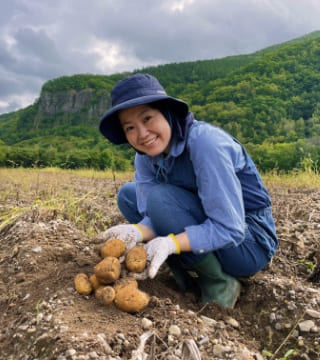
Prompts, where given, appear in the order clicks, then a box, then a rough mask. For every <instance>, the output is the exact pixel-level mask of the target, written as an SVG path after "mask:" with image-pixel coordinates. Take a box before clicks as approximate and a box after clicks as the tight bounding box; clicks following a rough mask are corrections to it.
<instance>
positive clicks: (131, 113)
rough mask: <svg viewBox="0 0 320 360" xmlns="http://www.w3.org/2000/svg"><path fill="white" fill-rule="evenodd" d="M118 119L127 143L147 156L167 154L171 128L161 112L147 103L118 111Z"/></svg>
mask: <svg viewBox="0 0 320 360" xmlns="http://www.w3.org/2000/svg"><path fill="white" fill-rule="evenodd" d="M118 116H119V119H120V124H121V126H122V129H123V131H124V133H125V136H126V138H127V140H128V143H129V144H130V145H131V146H132V147H134V148H135V149H136V150H138V151H141V152H143V153H145V154H147V155H149V156H157V155H160V154H161V153H163V152H164V153H165V154H167V153H168V152H169V150H170V146H171V145H170V139H171V128H170V125H169V123H168V121H167V120H166V118H165V117H164V116H163V115H162V113H161V112H160V111H159V110H157V109H154V108H152V107H150V106H149V105H138V106H134V107H131V108H129V109H124V110H121V111H119V114H118Z"/></svg>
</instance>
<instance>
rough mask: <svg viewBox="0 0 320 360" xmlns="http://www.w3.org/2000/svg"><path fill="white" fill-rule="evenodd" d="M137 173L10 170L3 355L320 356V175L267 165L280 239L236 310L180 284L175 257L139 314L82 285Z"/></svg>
mask: <svg viewBox="0 0 320 360" xmlns="http://www.w3.org/2000/svg"><path fill="white" fill-rule="evenodd" d="M130 179H132V174H114V173H107V172H94V171H89V170H87V171H61V170H57V169H42V170H37V169H28V170H27V169H0V274H1V276H0V312H1V314H2V317H1V325H0V349H1V351H0V359H1V360H18V359H23V360H31V359H34V360H35V359H38V360H45V359H48V360H49V359H50V360H53V359H58V360H67V359H73V360H81V359H82V360H89V359H102V360H114V359H130V360H138V359H145V360H146V359H148V360H149V359H166V360H174V359H185V360H187V359H189V360H194V359H203V360H209V359H210V360H211V359H237V360H251V359H252V360H253V359H257V360H262V359H272V360H275V359H282V360H283V359H306V360H307V359H319V357H320V292H319V277H320V276H319V273H320V271H319V268H318V264H319V258H320V245H319V238H320V180H319V177H318V174H315V173H313V172H311V171H307V172H304V173H297V174H290V175H278V174H276V173H273V174H266V175H265V176H264V180H265V183H266V185H267V187H268V189H269V191H270V193H271V196H272V200H273V212H274V216H275V219H276V224H277V231H278V237H279V240H280V247H279V250H278V252H277V253H276V255H275V257H274V259H273V261H272V263H271V264H270V265H269V266H268V267H267V268H266V269H264V270H263V271H261V272H260V273H258V274H256V275H255V276H253V277H251V278H246V279H240V281H241V283H242V285H243V286H242V292H241V297H240V299H239V301H238V303H237V305H236V307H235V309H233V310H227V309H223V308H220V307H219V306H218V305H215V304H210V305H207V306H203V305H201V304H200V303H199V299H198V298H197V297H196V295H194V294H192V293H186V294H182V293H180V292H179V291H178V289H177V288H176V286H175V283H174V281H173V278H172V275H171V273H170V272H169V271H168V269H167V268H166V266H163V268H162V269H161V271H160V273H159V274H158V276H157V277H156V278H155V279H154V280H145V281H141V282H139V288H141V289H142V290H144V291H146V292H147V293H148V294H149V295H150V296H151V301H150V304H149V306H148V307H147V308H146V309H145V310H143V311H142V312H140V313H136V314H128V313H125V312H123V311H120V310H119V309H117V308H116V307H115V306H114V305H111V306H109V307H105V306H102V305H100V304H99V302H98V301H97V299H95V297H94V296H93V295H89V296H82V295H79V294H77V293H76V292H75V290H74V286H73V278H74V276H75V275H76V274H78V273H80V272H85V273H87V274H92V272H93V267H94V266H95V265H96V264H97V263H98V261H99V260H100V256H99V249H100V247H101V244H100V243H98V242H97V240H96V237H95V236H96V235H97V234H98V233H99V232H100V231H102V230H104V229H106V228H107V227H109V226H112V225H115V224H119V223H122V222H124V219H123V218H122V216H121V214H120V213H119V211H118V209H117V206H116V200H115V195H116V193H117V191H118V189H119V187H120V186H121V184H122V183H124V182H125V181H127V180H130Z"/></svg>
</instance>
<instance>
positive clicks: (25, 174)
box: [0, 168, 320, 236]
mask: <svg viewBox="0 0 320 360" xmlns="http://www.w3.org/2000/svg"><path fill="white" fill-rule="evenodd" d="M0 178H1V183H0V201H2V202H4V203H10V204H11V205H12V206H10V209H9V210H8V209H7V210H5V209H4V210H1V209H0V230H1V229H2V228H3V227H5V226H7V225H8V224H10V223H12V222H14V221H15V220H16V218H17V217H19V216H21V214H23V213H26V212H28V211H30V210H32V211H33V213H34V216H37V213H38V212H39V211H40V210H42V211H48V212H54V213H57V214H59V216H61V217H63V218H64V219H68V220H70V221H71V222H72V223H74V224H75V225H76V226H77V227H78V228H81V229H83V230H84V231H85V232H86V233H87V234H88V235H89V236H91V235H93V234H95V233H97V231H98V230H97V227H98V228H99V229H100V230H101V229H103V228H104V227H105V226H108V223H107V221H106V219H105V218H102V212H103V211H102V209H100V208H99V207H98V205H97V204H98V203H99V202H101V201H100V200H101V199H97V196H99V197H101V196H103V197H104V201H105V203H106V204H107V203H108V201H112V202H114V201H115V199H114V194H116V193H117V191H118V189H119V187H120V186H121V183H123V182H125V181H130V180H132V179H133V172H132V171H128V172H112V171H101V170H94V169H79V170H63V169H59V168H44V169H35V168H31V169H23V168H17V169H12V168H2V169H1V168H0ZM82 178H89V179H91V181H92V187H91V189H89V190H88V191H87V192H83V191H82V188H81V185H80V184H81V179H82ZM97 179H106V180H109V181H110V180H112V182H113V184H114V191H112V193H110V192H108V191H103V189H101V188H99V189H98V188H97V182H96V180H97ZM263 180H264V182H265V184H266V185H267V187H269V188H271V187H273V186H279V185H280V186H281V187H282V188H283V189H285V190H286V191H290V188H293V187H295V188H296V187H306V188H307V187H309V188H318V187H320V177H319V174H318V173H317V172H314V171H312V170H311V169H310V168H309V169H306V170H303V171H302V170H301V171H299V170H296V171H291V172H288V173H280V172H277V171H272V172H267V173H265V174H263ZM75 184H79V186H75ZM14 204H16V206H14ZM24 204H25V205H24Z"/></svg>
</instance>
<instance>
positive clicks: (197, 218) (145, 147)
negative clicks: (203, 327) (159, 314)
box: [99, 74, 278, 308]
mask: <svg viewBox="0 0 320 360" xmlns="http://www.w3.org/2000/svg"><path fill="white" fill-rule="evenodd" d="M111 100H112V107H111V108H110V109H109V110H108V111H107V112H106V113H105V114H104V115H103V117H102V118H101V121H100V125H99V129H100V131H101V133H102V134H103V135H104V136H105V137H106V138H107V139H108V140H110V141H111V142H112V143H114V144H123V143H126V142H128V143H129V144H130V145H131V146H132V147H133V148H134V149H135V150H136V157H135V169H136V171H135V178H134V182H130V183H127V184H125V185H124V186H123V187H122V188H121V189H120V191H119V193H118V198H117V199H118V206H119V209H120V211H121V212H122V214H123V215H124V216H125V218H126V219H127V221H128V222H129V224H121V225H117V226H114V227H111V228H109V229H108V230H106V231H105V232H103V233H102V234H101V235H102V238H103V239H104V240H109V239H111V238H114V237H116V238H120V239H122V240H123V241H125V242H126V244H127V249H130V248H131V247H133V246H134V245H136V243H138V242H141V241H143V242H145V243H146V245H144V246H145V249H146V251H147V256H148V260H149V261H150V265H149V267H148V269H147V274H148V276H149V277H150V278H154V277H155V276H156V274H157V272H158V270H159V268H160V266H161V265H162V264H163V263H164V262H165V261H166V262H167V264H168V265H169V267H170V269H171V270H172V273H173V275H174V278H175V280H176V282H177V284H178V285H179V287H180V288H181V290H182V291H186V290H188V289H191V288H194V287H197V288H198V289H199V290H200V294H201V300H202V302H203V303H209V302H217V303H218V304H220V305H221V306H225V307H230V308H232V307H234V305H235V303H236V300H237V298H238V296H239V294H240V283H239V282H238V280H237V279H236V277H244V276H250V275H253V274H255V273H256V272H258V271H260V270H261V269H263V268H264V267H265V266H266V265H267V264H268V263H269V262H270V260H271V258H272V256H273V254H274V253H275V251H276V249H277V246H278V240H277V236H276V231H275V224H274V220H273V217H272V210H271V199H270V196H269V194H268V192H267V190H266V188H265V186H264V185H263V183H262V180H261V177H260V175H259V173H258V171H257V169H256V167H255V165H254V163H253V161H252V160H251V158H250V157H249V155H248V154H247V152H246V150H245V149H244V148H243V147H242V145H241V144H240V143H239V142H238V141H237V140H236V139H234V138H233V137H231V136H230V135H229V134H227V133H226V132H225V131H223V130H222V129H219V128H217V127H216V126H213V125H211V124H208V123H205V122H202V121H197V120H195V119H194V117H193V114H192V113H190V112H189V111H188V105H187V104H186V103H185V102H183V101H182V100H179V99H176V98H173V97H170V96H168V95H167V94H166V92H165V90H164V89H163V87H162V86H161V84H160V83H159V82H158V80H157V79H156V78H154V77H153V76H151V75H148V74H135V75H133V76H130V77H128V78H126V79H123V80H121V81H120V82H119V83H118V84H117V85H116V86H115V87H114V88H113V90H112V93H111Z"/></svg>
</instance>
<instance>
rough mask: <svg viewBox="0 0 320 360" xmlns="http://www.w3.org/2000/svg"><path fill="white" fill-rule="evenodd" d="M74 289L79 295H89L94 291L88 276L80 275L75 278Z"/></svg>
mask: <svg viewBox="0 0 320 360" xmlns="http://www.w3.org/2000/svg"><path fill="white" fill-rule="evenodd" d="M74 287H75V289H76V291H77V292H78V293H79V294H82V295H89V294H91V293H92V291H93V287H92V285H91V283H90V281H89V278H88V276H87V275H86V274H84V273H80V274H78V275H76V276H75V278H74Z"/></svg>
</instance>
